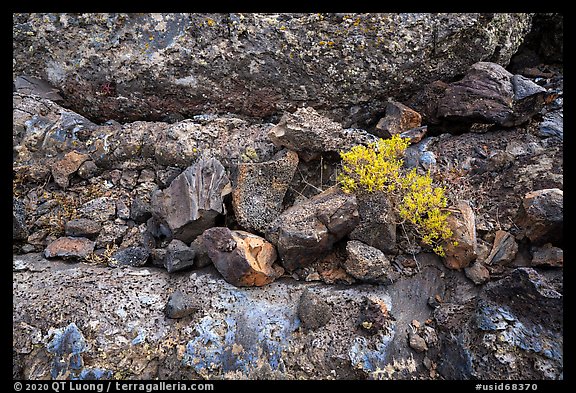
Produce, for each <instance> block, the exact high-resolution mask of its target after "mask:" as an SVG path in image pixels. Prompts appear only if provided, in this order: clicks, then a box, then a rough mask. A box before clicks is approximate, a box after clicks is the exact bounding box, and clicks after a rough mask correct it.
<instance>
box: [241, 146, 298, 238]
mask: <svg viewBox="0 0 576 393" xmlns="http://www.w3.org/2000/svg"><path fill="white" fill-rule="evenodd" d="M297 166H298V154H296V153H295V152H293V151H290V150H282V151H280V152H279V153H277V154H276V155H275V156H274V157H273V158H272V159H271V160H270V161H266V162H261V163H240V164H238V178H237V181H236V183H237V184H236V187H235V188H234V189H233V191H232V206H233V208H234V213H235V215H236V219H237V220H238V223H239V224H240V225H241V226H242V227H244V228H246V229H247V230H250V231H254V230H256V231H258V232H265V231H266V229H267V228H268V226H269V225H270V223H271V222H272V221H274V220H275V219H276V218H277V217H278V216H279V215H280V213H282V210H283V205H282V201H283V200H284V196H285V194H286V191H287V190H288V186H289V184H290V182H291V181H292V178H293V177H294V172H296V168H297Z"/></svg>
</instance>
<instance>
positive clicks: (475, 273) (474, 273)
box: [464, 261, 490, 285]
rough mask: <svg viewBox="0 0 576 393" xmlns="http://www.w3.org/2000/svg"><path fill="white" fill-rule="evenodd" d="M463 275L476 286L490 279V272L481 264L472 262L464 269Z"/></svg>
mask: <svg viewBox="0 0 576 393" xmlns="http://www.w3.org/2000/svg"><path fill="white" fill-rule="evenodd" d="M464 274H465V275H466V277H468V278H469V279H470V280H472V282H473V283H474V284H476V285H481V284H484V283H485V282H486V281H488V280H489V279H490V272H489V271H488V269H486V267H485V266H484V265H483V264H482V263H481V262H478V261H476V262H474V263H472V264H471V265H470V266H468V267H465V268H464Z"/></svg>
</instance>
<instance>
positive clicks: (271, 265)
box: [202, 227, 284, 287]
mask: <svg viewBox="0 0 576 393" xmlns="http://www.w3.org/2000/svg"><path fill="white" fill-rule="evenodd" d="M202 242H203V243H204V247H206V251H207V252H208V255H209V256H210V259H211V260H212V263H213V264H214V266H215V267H216V269H217V270H218V271H219V272H220V274H222V277H224V279H225V280H226V281H228V282H229V283H230V284H233V285H236V286H241V287H250V286H258V287H260V286H263V285H266V284H270V283H271V282H272V281H274V280H276V279H277V278H278V277H280V276H281V275H282V274H283V273H284V269H282V267H280V266H279V265H277V264H275V262H276V258H277V254H276V250H275V249H274V246H273V245H272V244H271V243H269V242H268V241H266V240H265V239H263V238H261V237H260V236H256V235H253V234H251V233H249V232H245V231H231V230H230V229H228V228H223V227H216V228H210V229H208V230H207V231H205V232H204V233H203V234H202Z"/></svg>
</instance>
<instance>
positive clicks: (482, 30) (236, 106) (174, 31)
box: [13, 13, 532, 122]
mask: <svg viewBox="0 0 576 393" xmlns="http://www.w3.org/2000/svg"><path fill="white" fill-rule="evenodd" d="M531 20H532V15H531V14H522V13H513V14H506V13H495V14H492V13H491V14H479V13H466V14H449V13H448V14H444V13H438V14H436V13H434V14H432V13H415V14H411V13H401V14H378V13H376V14H374V13H367V14H316V13H309V14H258V13H254V14H236V13H224V14H187V13H173V14H54V13H52V14H49V13H47V14H15V15H14V23H13V42H14V56H13V57H14V66H13V73H14V77H16V76H17V75H21V74H26V75H29V76H33V77H38V78H40V79H43V80H45V81H48V82H49V83H51V84H52V85H53V86H54V87H55V88H56V89H59V90H60V91H61V92H62V93H63V94H64V95H66V97H67V101H68V103H69V106H70V107H71V108H73V109H74V110H75V111H76V112H78V113H82V114H83V115H85V116H88V117H90V118H93V119H99V120H101V121H105V120H108V119H116V120H118V121H122V122H126V121H134V120H141V119H151V120H161V119H163V118H165V117H166V116H167V115H170V114H178V115H181V116H184V117H191V116H192V115H195V114H198V113H206V112H209V111H210V110H213V109H216V110H219V111H221V112H229V111H235V112H236V113H243V114H248V115H251V116H255V117H266V116H270V115H272V114H277V113H282V111H284V110H288V109H291V108H294V107H295V106H297V105H301V104H302V103H303V104H304V105H310V106H313V107H317V108H328V109H333V110H334V111H335V115H337V116H338V117H339V118H344V117H350V115H353V114H356V116H357V117H359V118H362V117H366V116H373V114H374V112H376V111H379V110H381V108H383V106H384V104H385V102H386V100H387V98H388V97H389V96H391V95H393V94H395V93H401V92H406V91H409V90H411V89H413V88H415V87H417V86H421V85H423V84H425V83H427V82H432V81H434V80H437V79H441V78H446V79H448V78H452V77H454V76H456V75H459V74H463V73H464V72H465V71H466V70H467V68H468V67H469V66H470V65H472V64H473V63H476V62H478V61H482V60H489V61H495V62H497V63H499V64H507V63H508V61H509V60H510V58H511V56H512V54H513V53H514V52H515V51H516V50H517V48H518V47H519V45H520V44H521V43H522V40H523V38H524V36H525V35H526V33H528V31H529V30H530V27H531ZM54 32H57V33H56V34H55V33H54ZM95 37H97V39H96V38H95ZM191 53H193V54H194V56H191V55H190V54H191ZM31 54H33V56H31ZM359 54H361V56H360V55H359ZM407 65H409V66H407Z"/></svg>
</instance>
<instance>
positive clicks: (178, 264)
mask: <svg viewBox="0 0 576 393" xmlns="http://www.w3.org/2000/svg"><path fill="white" fill-rule="evenodd" d="M195 254H196V253H195V252H194V250H192V249H191V248H190V247H188V246H187V245H186V243H184V242H183V241H181V240H178V239H172V241H171V242H170V244H168V247H167V248H166V256H165V258H164V266H165V267H166V270H168V273H173V272H176V271H180V270H183V269H187V268H190V267H192V266H194V256H195Z"/></svg>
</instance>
